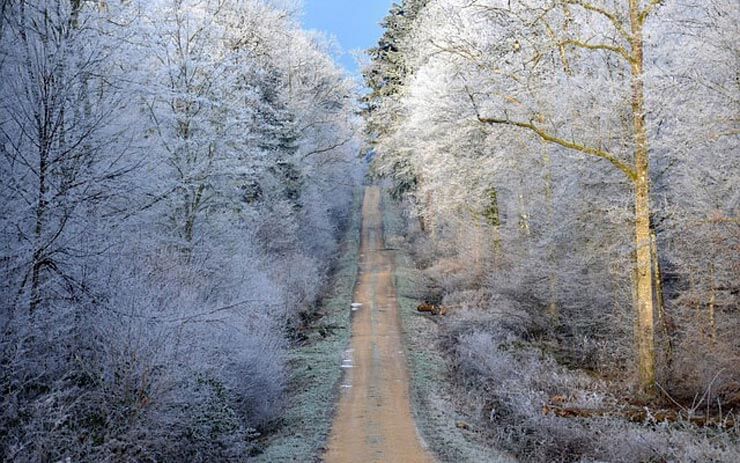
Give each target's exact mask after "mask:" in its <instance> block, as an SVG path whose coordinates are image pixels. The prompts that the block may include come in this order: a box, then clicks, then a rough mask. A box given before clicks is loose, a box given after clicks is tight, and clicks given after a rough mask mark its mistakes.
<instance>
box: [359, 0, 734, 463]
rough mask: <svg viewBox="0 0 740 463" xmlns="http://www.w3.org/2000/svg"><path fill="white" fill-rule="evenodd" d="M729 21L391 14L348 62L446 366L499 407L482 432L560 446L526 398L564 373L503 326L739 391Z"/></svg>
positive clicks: (648, 15) (713, 11)
mask: <svg viewBox="0 0 740 463" xmlns="http://www.w3.org/2000/svg"><path fill="white" fill-rule="evenodd" d="M739 19H740V10H739V9H738V5H737V2H732V1H725V0H712V1H707V2H688V1H687V2H684V1H678V0H676V1H666V2H663V1H658V0H654V1H651V0H644V1H638V0H620V1H617V0H594V1H582V0H548V1H529V0H511V1H510V0H475V1H472V0H453V1H436V0H430V1H428V2H401V5H400V6H397V7H396V8H395V9H394V10H392V11H391V16H390V18H389V19H387V20H386V22H385V27H386V28H387V31H386V33H385V35H384V38H383V40H382V41H381V43H380V46H379V48H378V49H376V50H371V56H372V58H373V62H372V63H371V64H370V66H368V68H367V69H366V72H365V74H366V80H367V82H368V85H369V86H370V87H371V88H372V89H373V92H372V93H371V94H370V97H369V104H368V107H367V110H368V120H369V121H370V125H369V127H370V129H371V140H372V141H373V142H374V146H375V149H376V151H377V153H378V157H377V162H376V168H377V170H378V172H379V173H381V174H385V175H387V176H388V177H389V178H390V179H392V181H393V182H394V186H395V190H396V191H398V192H405V193H406V194H405V195H404V197H405V199H406V200H407V204H408V205H409V208H408V210H409V213H410V215H411V217H413V218H414V220H413V221H412V222H411V230H410V236H411V237H412V238H413V239H415V240H416V243H415V244H416V246H415V252H416V257H417V261H418V263H419V265H420V266H422V267H423V268H425V269H426V273H427V275H428V276H430V277H431V278H432V281H433V282H434V286H435V287H434V288H433V290H434V291H433V292H434V294H431V295H430V297H431V298H443V299H444V300H443V301H442V302H443V303H444V304H447V305H450V306H451V307H452V308H453V309H457V311H456V315H454V316H453V318H452V319H451V321H450V322H449V324H450V326H451V331H450V332H449V333H448V334H449V336H450V338H451V339H455V340H456V341H455V342H451V343H448V344H446V345H447V346H448V347H449V348H450V349H451V350H452V351H454V352H455V353H456V354H455V355H456V357H454V358H455V359H456V362H458V363H456V364H457V365H458V366H459V367H460V368H461V369H463V370H464V372H465V373H466V374H468V373H469V374H471V376H472V377H474V378H477V379H476V380H471V379H470V377H468V378H467V379H466V381H472V382H473V383H475V384H478V385H479V386H480V387H481V389H482V394H490V395H491V396H492V397H497V396H498V397H499V398H501V397H504V398H502V399H501V401H502V403H503V404H506V403H508V404H509V405H506V406H503V409H506V407H509V406H511V407H513V409H517V407H520V408H518V410H519V412H521V413H519V414H518V415H516V414H515V415H516V416H515V417H514V418H512V419H511V421H509V423H510V424H511V426H512V427H513V428H511V429H510V432H508V437H506V438H504V440H506V439H508V438H510V439H512V440H517V439H520V440H527V438H526V435H527V434H528V433H530V434H531V435H532V436H533V437H532V439H533V441H532V442H530V444H532V445H534V443H533V442H534V441H537V440H538V439H540V438H541V439H542V440H541V441H539V442H550V441H552V442H554V444H553V447H554V448H555V449H560V450H563V448H569V449H570V450H568V452H570V453H571V454H573V455H577V454H578V452H577V451H576V450H573V449H571V448H570V447H568V445H570V444H568V445H565V444H563V436H564V435H565V434H567V433H564V432H560V431H558V430H557V429H553V430H551V431H543V430H546V429H547V426H546V423H545V422H543V421H541V419H542V417H541V416H540V417H538V415H539V414H540V413H539V410H541V408H540V407H541V406H542V405H543V404H544V401H546V400H547V398H548V397H547V394H546V393H544V392H543V391H547V392H548V393H550V394H551V395H555V394H561V393H563V394H565V395H566V396H567V395H568V394H567V391H568V390H569V389H570V390H576V389H578V388H581V389H582V388H584V387H585V386H583V384H581V385H576V384H575V383H577V381H576V382H575V383H573V384H566V383H567V381H564V380H557V379H555V378H553V377H549V378H550V379H547V378H548V376H547V375H554V376H557V375H558V373H556V372H555V370H554V369H551V368H550V367H551V366H550V367H548V366H547V365H549V364H547V365H544V366H543V365H539V364H538V363H537V362H538V361H537V360H536V358H537V356H536V355H534V354H532V355H534V356H530V354H529V353H528V354H526V355H524V356H523V357H522V358H515V357H516V355H514V356H512V354H511V346H512V345H514V346H517V345H518V346H521V345H522V344H521V342H522V340H524V341H526V343H530V342H531V343H532V346H535V349H544V351H545V352H548V353H551V354H553V355H554V357H555V358H557V359H558V360H559V361H560V362H561V363H565V364H567V365H569V366H574V367H579V368H582V369H585V370H587V371H592V372H595V373H596V374H597V376H598V377H600V378H606V379H609V380H610V381H611V386H612V387H613V390H619V388H620V387H621V388H622V390H624V387H623V386H622V385H625V386H626V387H629V388H632V390H633V391H634V392H641V393H643V395H642V397H644V398H650V397H653V398H655V397H658V398H663V399H665V400H666V401H667V402H668V403H671V404H673V405H672V406H675V404H674V403H673V402H672V401H675V402H676V403H681V404H682V406H683V407H685V409H690V408H691V407H692V405H696V404H697V402H699V403H701V404H702V407H703V410H704V411H705V412H706V411H707V410H708V408H713V409H714V411H715V412H718V411H719V409H722V410H723V413H724V412H727V411H728V410H730V409H732V408H737V407H738V405H740V404H739V403H738V397H739V396H738V391H740V376H738V369H737V365H738V362H740V346H738V343H737V336H736V333H737V330H738V328H740V316H739V314H738V300H739V294H740V287H739V286H738V281H739V278H738V276H739V275H740V260H739V259H738V256H739V255H740V254H738V249H739V248H738V242H739V241H738V240H739V239H740V226H739V224H738V216H737V214H738V208H739V207H740V204H739V203H738V199H739V198H738V184H739V183H740V179H739V177H738V176H739V175H740V162H739V161H738V149H739V148H740V146H739V143H738V142H739V141H740V139H739V138H738V115H739V112H738V101H739V98H740V87H739V84H738V80H737V62H738V57H740V49H739V48H738V45H737V43H738V40H737V39H738V37H740V29H739V26H738V24H740V22H739ZM384 50H388V51H384ZM399 55H400V56H399ZM399 63H401V64H399ZM512 343H513V344H512ZM526 343H525V345H527V344H526ZM527 368H531V369H532V371H530V372H527V373H525V372H524V370H526V369H527ZM552 368H554V367H552ZM522 375H525V376H526V377H523V376H522ZM507 377H510V378H511V383H507V379H506V378H507ZM466 384H467V387H471V386H470V385H471V383H466ZM548 384H549V386H548ZM616 385H619V386H616ZM590 387H592V386H589V388H590ZM517 388H519V389H518V392H515V389H517ZM527 388H531V389H530V390H529V391H530V392H531V393H527V392H524V390H528V389H527ZM559 389H560V391H559ZM537 391H539V392H537ZM668 397H670V399H668ZM491 400H494V401H495V400H497V399H491ZM525 402H526V403H527V404H528V405H526V407H525V406H524V405H522V404H523V403H525ZM502 403H498V405H496V404H494V403H491V402H489V403H486V402H485V401H483V402H481V403H480V404H478V405H479V407H480V408H479V409H478V411H479V412H480V411H481V410H489V411H491V410H497V409H498V410H499V412H501V411H502V409H499V408H498V407H499V406H501V405H502ZM512 403H517V404H518V405H512ZM591 405H594V404H593V403H592V404H591ZM525 409H526V410H525ZM522 410H524V411H522ZM512 413H513V412H512ZM483 414H485V413H483ZM528 414H529V415H528ZM527 415H528V416H529V417H530V418H531V423H532V428H531V429H530V431H524V430H523V428H527V427H528V425H527V424H526V423H527V420H526V419H525V418H524V417H525V416H527ZM493 416H494V414H491V415H490V417H493ZM491 419H492V418H491ZM488 421H490V420H488ZM543 432H549V433H550V434H549V435H546V436H543V435H542V433H543ZM538 433H539V434H538ZM501 434H505V432H504V431H501ZM614 434H615V435H618V434H619V433H617V432H615V433H614ZM586 435H587V434H586V433H585V431H584V434H582V435H579V437H578V438H577V439H576V438H573V439H574V440H579V441H584V442H586V441H590V440H594V439H596V440H598V439H597V438H596V437H594V436H593V435H592V436H590V437H584V436H586ZM571 437H572V436H571ZM679 440H680V439H679ZM509 443H510V444H512V443H511V442H509ZM520 443H521V442H520ZM581 443H582V442H581ZM512 445H513V446H514V447H516V446H517V445H518V444H516V443H514V444H512ZM572 445H573V448H578V447H579V446H581V447H587V445H585V444H584V445H581V444H578V443H575V442H574V443H572ZM542 448H544V449H546V448H547V446H546V445H545V446H543V447H542ZM606 448H608V445H605V446H604V449H606ZM655 448H660V445H658V444H655ZM602 450H603V449H602ZM563 451H564V450H563ZM543 452H545V453H540V454H537V455H535V456H531V455H530V456H531V459H535V460H536V459H538V458H539V459H542V460H547V459H548V458H555V459H558V458H561V457H563V455H565V454H567V453H568V452H566V453H565V454H563V455H554V456H553V455H550V456H548V455H547V454H546V451H543ZM599 455H600V456H599ZM604 455H607V456H606V457H605V456H604ZM630 455H631V457H625V459H626V460H630V458H636V459H638V460H639V459H640V458H643V456H640V455H652V456H650V457H645V458H662V457H658V456H656V455H663V457H665V455H666V454H661V453H660V452H658V453H652V454H651V453H650V452H649V451H647V450H646V453H644V454H636V453H632V454H630ZM679 455H680V453H679ZM590 457H591V458H597V459H598V458H607V457H608V452H604V453H598V452H595V453H591V454H590ZM673 457H675V454H674V455H673ZM525 458H526V456H525ZM563 458H564V457H563ZM609 458H618V457H614V456H612V457H609ZM667 458H669V459H670V458H671V457H667ZM707 458H709V457H707ZM712 458H714V457H712ZM550 461H551V460H550Z"/></svg>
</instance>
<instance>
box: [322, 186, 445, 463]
mask: <svg viewBox="0 0 740 463" xmlns="http://www.w3.org/2000/svg"><path fill="white" fill-rule="evenodd" d="M362 217H363V223H362V234H361V247H360V274H359V281H358V284H357V287H356V289H355V298H354V303H353V305H352V310H353V311H354V313H353V321H352V343H351V347H350V349H348V350H347V351H346V352H345V357H344V360H343V364H342V368H343V369H344V370H345V371H346V372H345V374H344V378H343V381H342V385H341V391H342V392H341V397H340V402H339V410H338V412H337V415H336V418H335V420H334V424H333V428H332V433H331V437H330V439H329V444H328V450H327V452H326V454H325V455H324V458H325V461H327V462H329V463H332V462H337V463H343V462H353V461H364V462H399V463H401V462H407V463H413V462H420V463H421V462H431V461H434V459H433V458H432V456H431V454H430V453H429V452H428V451H427V450H426V448H425V445H424V443H423V442H422V440H421V438H420V436H419V434H418V432H417V429H416V425H415V423H414V420H413V418H412V413H411V402H410V399H409V375H408V369H407V364H406V357H405V355H404V346H403V339H402V333H401V322H400V318H399V306H398V302H397V296H396V289H395V286H394V281H393V280H394V279H393V276H394V252H393V251H392V250H388V249H386V248H385V244H384V242H383V214H382V211H381V193H380V189H379V188H378V187H368V188H367V189H366V192H365V200H364V204H363V209H362Z"/></svg>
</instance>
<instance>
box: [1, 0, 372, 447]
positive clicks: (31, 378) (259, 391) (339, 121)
mask: <svg viewBox="0 0 740 463" xmlns="http://www.w3.org/2000/svg"><path fill="white" fill-rule="evenodd" d="M283 3H285V2H283ZM0 14H1V16H0V178H1V179H2V181H1V182H0V304H1V305H0V330H1V331H2V337H1V338H0V455H1V456H0V459H3V460H4V461H61V460H64V459H67V460H66V461H231V460H236V459H239V460H240V461H241V459H242V458H244V457H245V455H247V454H248V453H249V451H250V449H251V447H252V441H253V439H254V437H255V435H256V434H257V433H258V432H259V431H261V430H263V429H265V428H267V427H269V425H270V423H272V422H273V421H274V420H275V419H276V417H278V416H279V414H280V408H281V402H282V399H283V388H284V385H285V377H286V368H287V367H286V365H285V361H284V351H285V349H286V347H287V345H288V341H289V336H290V333H291V330H292V328H294V327H295V325H296V324H297V323H299V321H300V319H301V314H302V313H305V312H307V311H310V310H312V306H313V305H314V303H315V302H316V300H317V298H318V297H319V293H320V291H321V289H322V285H323V283H324V281H325V278H326V276H327V272H328V271H329V267H330V265H331V262H332V261H333V257H334V253H335V252H336V250H337V244H338V243H337V242H338V239H339V236H340V233H341V230H342V227H343V226H344V224H345V221H346V219H347V216H348V213H349V208H350V207H351V204H352V195H353V191H354V189H355V187H356V185H357V182H358V179H359V175H360V166H359V164H358V163H357V162H356V159H357V157H356V155H357V151H358V148H359V147H358V142H357V137H356V132H357V128H358V122H357V120H356V116H355V108H354V101H355V97H354V92H355V89H354V85H353V83H352V82H351V80H350V79H348V77H347V76H346V75H345V73H344V72H343V71H341V70H340V69H339V68H338V67H337V66H335V65H334V63H333V62H332V59H331V58H330V56H329V52H328V51H327V50H328V46H327V45H326V41H325V40H324V39H323V38H322V37H320V36H317V35H314V34H309V33H306V32H304V31H302V30H301V29H300V28H299V27H298V25H297V21H296V19H295V17H294V14H295V12H292V11H290V10H289V9H286V8H285V7H282V8H279V7H276V6H272V5H271V4H269V3H267V2H263V1H261V0H157V1H136V0H134V1H125V2H117V1H115V2H114V1H109V2H105V1H79V0H77V1H68V0H34V1H28V0H3V1H2V3H1V7H0Z"/></svg>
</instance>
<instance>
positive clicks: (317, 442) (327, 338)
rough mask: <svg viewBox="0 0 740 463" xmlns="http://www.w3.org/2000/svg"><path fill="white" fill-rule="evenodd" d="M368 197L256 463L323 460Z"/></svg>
mask: <svg viewBox="0 0 740 463" xmlns="http://www.w3.org/2000/svg"><path fill="white" fill-rule="evenodd" d="M361 200H362V194H361V193H360V194H358V195H357V198H356V202H355V213H354V214H353V218H352V222H351V224H350V226H349V227H348V230H347V234H346V237H345V239H344V243H343V249H342V255H341V257H340V259H339V262H338V263H337V266H336V270H335V272H334V275H333V277H332V284H331V286H330V291H329V292H328V294H327V295H326V297H325V299H324V302H323V304H322V306H321V311H320V313H321V316H320V318H319V319H318V320H317V321H316V322H315V323H314V325H313V326H312V327H311V329H310V331H309V332H308V333H307V336H308V340H307V341H305V342H304V343H303V345H302V346H300V347H297V348H295V349H292V350H291V352H290V354H289V357H290V359H289V367H290V372H291V377H290V383H289V388H288V395H289V399H288V405H287V409H286V411H285V414H284V415H283V419H282V420H281V424H280V428H279V429H278V431H277V432H276V433H274V434H272V435H270V436H268V437H266V438H265V442H263V449H262V452H261V453H260V454H259V455H257V456H255V457H254V458H253V459H252V460H251V461H255V462H265V463H267V462H269V463H277V462H288V461H299V462H303V463H305V462H312V461H320V459H321V454H322V453H323V451H324V446H325V444H326V440H327V438H328V436H329V432H330V430H331V423H332V419H333V417H334V409H335V407H336V403H337V398H338V388H337V385H338V382H339V380H340V379H341V376H342V371H341V368H339V366H340V365H341V361H342V352H343V351H344V349H345V348H346V347H347V344H348V342H349V335H350V321H351V320H350V304H351V302H352V296H353V292H354V287H355V281H356V279H357V266H358V257H359V247H360V223H361V208H360V204H361Z"/></svg>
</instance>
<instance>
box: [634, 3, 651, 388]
mask: <svg viewBox="0 0 740 463" xmlns="http://www.w3.org/2000/svg"><path fill="white" fill-rule="evenodd" d="M629 5H630V25H631V29H632V37H631V39H632V43H631V45H632V56H631V68H632V115H633V124H634V136H635V145H636V146H635V173H636V174H637V178H636V179H635V247H636V270H637V317H636V318H637V326H636V338H637V339H636V341H637V342H636V343H637V359H638V373H639V386H640V390H641V391H642V392H643V393H644V394H646V395H653V394H654V393H655V333H654V320H653V318H654V315H653V278H652V254H651V249H650V248H651V246H650V165H649V164H650V163H649V148H648V136H647V125H646V122H645V90H644V82H643V19H644V18H643V17H642V15H641V11H640V2H639V0H629Z"/></svg>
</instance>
